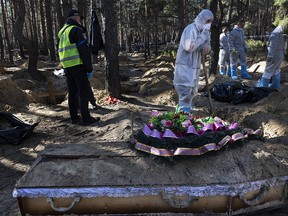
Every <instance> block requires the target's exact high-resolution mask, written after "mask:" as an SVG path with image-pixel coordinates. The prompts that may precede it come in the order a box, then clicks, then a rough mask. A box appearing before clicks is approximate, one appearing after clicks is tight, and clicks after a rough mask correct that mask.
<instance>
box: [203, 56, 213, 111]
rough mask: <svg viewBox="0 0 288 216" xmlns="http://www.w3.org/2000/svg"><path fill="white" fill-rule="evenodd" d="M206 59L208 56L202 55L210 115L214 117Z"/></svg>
mask: <svg viewBox="0 0 288 216" xmlns="http://www.w3.org/2000/svg"><path fill="white" fill-rule="evenodd" d="M205 59H206V55H204V54H203V53H202V56H201V61H202V66H203V71H204V76H205V83H206V89H207V92H208V98H209V113H210V115H212V116H214V109H213V106H212V98H211V92H210V89H209V82H208V74H207V70H206V66H205Z"/></svg>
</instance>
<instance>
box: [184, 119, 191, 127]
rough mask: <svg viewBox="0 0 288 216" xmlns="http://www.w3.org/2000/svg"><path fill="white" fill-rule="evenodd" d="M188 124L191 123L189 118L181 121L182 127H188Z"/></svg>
mask: <svg viewBox="0 0 288 216" xmlns="http://www.w3.org/2000/svg"><path fill="white" fill-rule="evenodd" d="M190 125H192V123H191V121H190V120H185V121H184V122H182V127H184V128H188V127H189V126H190Z"/></svg>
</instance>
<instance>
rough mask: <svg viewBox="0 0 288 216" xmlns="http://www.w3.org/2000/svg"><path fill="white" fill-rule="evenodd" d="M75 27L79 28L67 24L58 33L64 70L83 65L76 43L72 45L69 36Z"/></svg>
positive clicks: (59, 51)
mask: <svg viewBox="0 0 288 216" xmlns="http://www.w3.org/2000/svg"><path fill="white" fill-rule="evenodd" d="M73 27H76V28H78V27H77V26H75V25H68V24H65V25H64V26H63V28H62V29H61V30H60V31H59V33H58V38H59V45H58V55H59V58H60V63H61V65H62V67H63V68H69V67H73V66H76V65H81V64H83V62H82V59H81V58H80V55H79V51H78V49H77V45H76V43H70V40H69V34H70V31H71V29H72V28H73Z"/></svg>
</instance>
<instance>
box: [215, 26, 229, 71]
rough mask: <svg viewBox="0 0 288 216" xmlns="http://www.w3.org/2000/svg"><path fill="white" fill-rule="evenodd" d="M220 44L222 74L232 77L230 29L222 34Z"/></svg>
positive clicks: (219, 62)
mask: <svg viewBox="0 0 288 216" xmlns="http://www.w3.org/2000/svg"><path fill="white" fill-rule="evenodd" d="M219 43H220V51H219V61H218V65H219V67H220V74H221V75H227V76H231V68H230V53H229V43H228V29H224V30H223V32H222V33H221V34H220V37H219Z"/></svg>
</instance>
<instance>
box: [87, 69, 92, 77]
mask: <svg viewBox="0 0 288 216" xmlns="http://www.w3.org/2000/svg"><path fill="white" fill-rule="evenodd" d="M87 77H88V79H89V78H91V77H93V71H91V72H87Z"/></svg>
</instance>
